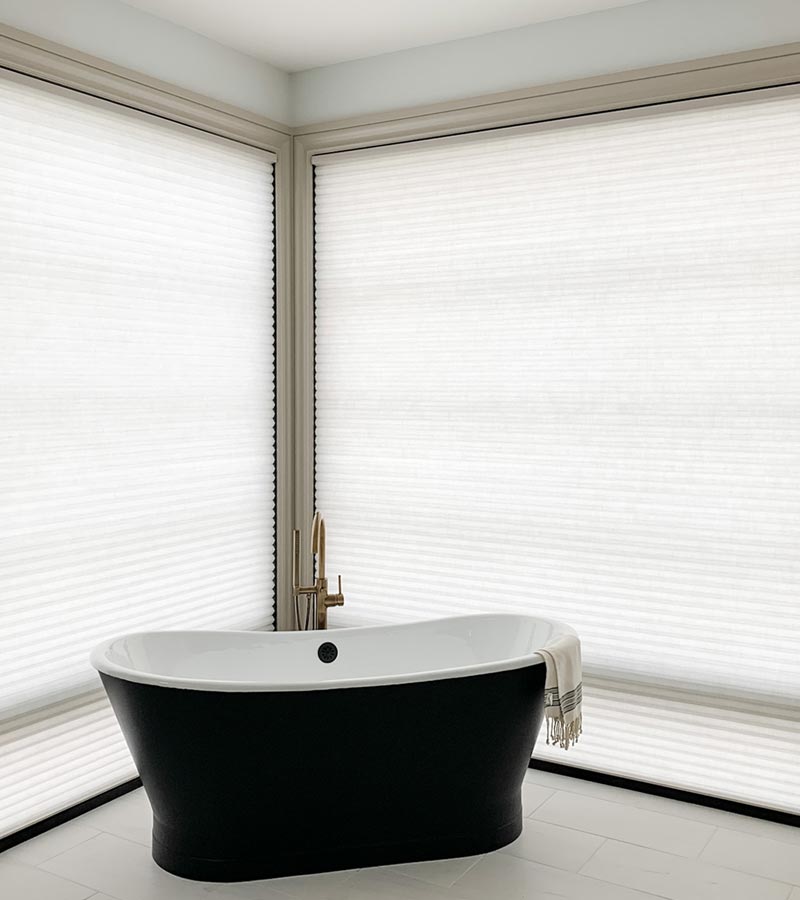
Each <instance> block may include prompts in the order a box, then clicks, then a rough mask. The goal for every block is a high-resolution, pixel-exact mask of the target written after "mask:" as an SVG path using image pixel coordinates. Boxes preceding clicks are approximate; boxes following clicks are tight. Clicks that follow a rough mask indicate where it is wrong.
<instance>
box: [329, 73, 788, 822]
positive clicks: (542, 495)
mask: <svg viewBox="0 0 800 900" xmlns="http://www.w3.org/2000/svg"><path fill="white" fill-rule="evenodd" d="M798 147H800V96H798V94H797V92H796V91H795V90H793V89H790V90H784V89H782V90H777V91H760V92H753V93H752V94H750V95H742V96H739V97H735V98H728V99H720V100H701V101H690V102H684V103H677V104H670V105H665V106H663V107H660V108H659V107H654V108H648V109H641V110H632V111H628V112H626V113H623V114H608V115H599V116H589V117H583V118H580V119H574V120H570V121H563V122H557V123H550V124H543V125H538V126H531V127H521V128H511V129H505V130H500V131H497V132H486V133H483V134H476V135H472V136H470V137H468V138H456V139H451V138H445V139H437V140H427V141H419V142H415V143H405V144H402V145H399V146H395V147H384V148H373V149H369V150H359V151H351V152H341V153H328V154H324V155H319V156H317V157H316V158H315V183H314V200H315V304H316V306H315V329H316V410H315V414H316V449H315V454H316V500H317V505H318V506H319V508H320V509H321V510H322V511H323V512H324V513H325V515H326V517H327V521H328V534H329V568H330V570H331V571H335V572H342V573H343V575H344V577H345V583H346V586H347V605H346V607H345V608H344V609H343V610H341V611H337V615H336V619H337V621H338V622H340V623H348V624H357V623H362V622H370V623H373V622H391V621H396V620H401V619H405V618H417V617H427V616H436V615H449V614H454V613H464V612H479V611H515V612H516V611H528V612H530V613H532V614H537V613H539V614H542V615H546V616H552V617H555V618H560V619H564V620H565V621H567V622H569V623H570V624H572V625H573V626H575V627H576V628H577V629H578V631H579V632H580V634H581V637H582V638H583V646H584V659H585V667H586V689H585V705H586V711H585V723H586V727H585V734H584V737H583V738H582V740H581V742H580V744H579V745H578V746H577V747H576V748H575V749H574V750H570V752H569V754H568V755H567V756H565V757H563V758H562V761H564V762H567V763H572V764H575V765H580V766H584V767H588V768H594V769H598V770H603V771H607V772H611V773H617V774H622V775H626V776H631V777H634V778H640V779H644V780H647V781H652V782H658V783H662V784H667V785H672V786H676V787H680V788H686V789H690V790H695V791H700V792H703V793H707V794H712V795H717V796H721V797H728V798H733V799H737V800H742V801H747V802H750V803H755V804H761V805H763V806H769V807H775V808H779V809H788V810H796V809H797V808H798V806H800V768H799V767H798V756H797V748H798V742H799V741H800V611H799V609H800V607H798V602H800V601H799V600H798V597H800V565H799V564H798V554H797V550H798V539H800V483H799V482H798V469H799V468H800V307H799V306H798V300H799V298H800V165H798ZM476 727H479V723H476ZM541 744H543V742H541ZM551 752H552V751H551V750H549V749H548V748H546V747H544V746H541V745H540V748H539V749H537V754H539V755H543V756H548V755H550V754H551Z"/></svg>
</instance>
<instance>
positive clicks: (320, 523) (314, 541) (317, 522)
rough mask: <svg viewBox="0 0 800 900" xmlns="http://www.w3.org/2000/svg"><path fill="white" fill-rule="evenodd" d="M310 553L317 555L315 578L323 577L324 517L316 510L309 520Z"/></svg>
mask: <svg viewBox="0 0 800 900" xmlns="http://www.w3.org/2000/svg"><path fill="white" fill-rule="evenodd" d="M311 554H312V556H313V555H316V557H317V578H325V519H323V518H322V516H321V515H320V513H319V512H318V511H317V512H315V513H314V518H313V519H312V520H311Z"/></svg>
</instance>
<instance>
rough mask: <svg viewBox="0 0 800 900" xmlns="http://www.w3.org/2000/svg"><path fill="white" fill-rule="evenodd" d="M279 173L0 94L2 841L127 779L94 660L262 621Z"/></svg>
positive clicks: (83, 110)
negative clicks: (96, 649) (169, 635)
mask: <svg viewBox="0 0 800 900" xmlns="http://www.w3.org/2000/svg"><path fill="white" fill-rule="evenodd" d="M273 168H274V158H273V157H272V156H271V155H270V154H267V153H265V152H263V151H259V150H256V149H253V148H249V147H246V146H243V145H241V144H238V143H235V142H233V141H228V140H224V139H221V138H216V137H214V136H212V135H209V134H205V133H202V132H200V131H197V130H193V129H190V128H187V127H182V126H179V125H177V124H174V123H170V122H166V121H164V120H161V119H158V118H155V117H151V116H147V115H145V114H143V113H136V112H133V111H130V110H126V109H122V108H121V107H118V106H114V105H113V104H110V103H105V102H102V101H96V100H90V99H89V98H86V97H82V96H80V95H77V94H72V93H70V92H67V91H64V90H60V89H55V88H50V87H47V86H43V85H41V84H40V83H38V82H35V81H33V80H31V79H25V78H24V77H22V76H13V75H10V74H8V73H6V74H4V75H3V76H2V77H0V303H1V304H2V327H1V328H0V427H1V431H2V433H1V434H0V485H1V487H0V493H1V494H2V500H1V502H0V508H2V516H0V532H2V547H1V548H0V835H3V834H8V833H10V832H13V831H16V830H18V829H20V828H22V827H24V826H26V825H28V824H31V823H32V822H35V821H37V820H39V819H41V818H43V817H45V816H47V815H50V814H52V813H54V812H58V811H59V810H62V809H64V808H66V807H69V806H71V805H73V804H75V803H77V802H79V801H81V800H83V799H85V798H87V797H90V796H92V795H95V794H97V793H99V792H100V791H102V790H104V789H106V788H109V787H111V786H113V785H116V784H119V783H120V782H122V781H124V780H126V779H127V778H130V777H132V776H133V775H134V774H135V771H134V768H133V764H132V761H131V758H130V756H129V754H128V752H127V749H126V747H125V744H124V741H123V739H122V736H121V734H120V732H119V729H118V728H117V725H116V722H115V720H114V718H113V715H112V713H111V710H110V708H109V706H108V704H107V702H106V700H105V697H104V694H103V693H102V690H101V689H100V682H99V679H98V677H97V675H96V673H95V672H94V671H93V670H92V669H91V668H90V666H89V660H88V655H89V651H90V650H91V648H92V646H93V645H95V644H96V643H97V642H99V641H101V640H103V639H105V638H110V637H113V636H115V635H120V634H124V633H126V632H132V631H137V630H146V629H151V628H158V629H161V628H242V629H249V628H265V629H269V628H271V627H272V615H273V591H274V588H273V584H274V571H273V570H274V561H273V542H274V539H273V532H274V525H273V518H274V516H273V512H274V510H273V506H274V502H273V494H274V479H275V471H274V468H275V467H274V438H273V430H274V428H273V424H274V404H273V383H274V379H273V370H274V365H273V359H274V351H273V343H274V341H273V309H274V302H273V250H274V247H273V245H274V240H273V206H274V204H273Z"/></svg>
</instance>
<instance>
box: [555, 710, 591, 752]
mask: <svg viewBox="0 0 800 900" xmlns="http://www.w3.org/2000/svg"><path fill="white" fill-rule="evenodd" d="M546 719H547V744H548V746H550V745H551V744H553V745H554V746H557V747H561V749H562V750H569V748H570V747H571V746H572V745H573V744H577V743H578V738H579V737H580V736H581V734H583V716H582V715H581V714H580V713H579V714H578V715H577V717H576V718H574V719H573V720H572V721H571V722H567V723H565V722H564V717H563V716H562V715H561V714H560V713H557V712H555V711H553V712H552V713H551V712H550V710H547V716H546Z"/></svg>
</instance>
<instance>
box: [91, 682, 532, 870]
mask: <svg viewBox="0 0 800 900" xmlns="http://www.w3.org/2000/svg"><path fill="white" fill-rule="evenodd" d="M102 678H103V683H104V684H105V686H106V690H107V692H108V695H109V697H110V699H111V703H112V705H113V707H114V710H115V712H116V714H117V718H118V719H119V721H120V723H121V725H122V729H123V732H124V734H125V736H126V738H127V741H128V745H129V747H130V749H131V752H132V754H133V757H134V760H135V761H136V764H137V766H138V769H139V774H140V775H141V778H142V783H143V784H144V787H145V790H146V791H147V795H148V797H149V799H150V802H151V804H152V807H153V822H154V825H153V858H154V859H155V861H156V863H158V865H159V866H161V867H162V868H163V869H166V870H167V871H168V872H172V873H174V874H175V875H181V876H183V877H184V878H192V879H198V880H202V881H245V880H251V879H260V878H271V877H276V876H281V875H298V874H305V873H310V872H323V871H332V870H336V869H353V868H363V867H365V866H374V865H385V864H389V863H403V862H416V861H420V860H428V859H440V858H447V857H456V856H471V855H474V854H478V853H485V852H488V851H490V850H496V849H497V848H498V847H502V846H503V845H505V844H508V843H510V842H511V841H513V840H514V839H515V838H516V837H517V836H518V835H519V833H520V829H521V826H522V819H521V815H522V812H521V786H522V781H523V778H524V776H525V772H526V771H527V766H528V762H529V761H530V758H531V750H532V749H533V745H534V742H535V740H536V735H537V732H538V730H539V726H540V724H541V721H542V715H543V697H544V679H545V667H544V665H539V664H532V665H530V666H526V667H523V668H520V669H514V670H508V671H500V672H491V673H487V674H481V675H475V676H467V677H462V678H450V679H441V680H434V681H426V682H414V683H409V684H396V685H385V686H381V687H364V688H361V687H358V688H356V687H353V688H343V689H340V690H317V691H298V692H288V691H284V692H273V693H269V692H265V693H254V692H250V693H247V692H242V693H235V692H233V693H225V692H214V691H194V690H177V689H171V688H164V687H158V686H154V685H146V684H139V683H134V682H129V681H124V680H120V679H117V678H113V677H109V676H106V675H103V676H102Z"/></svg>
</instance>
